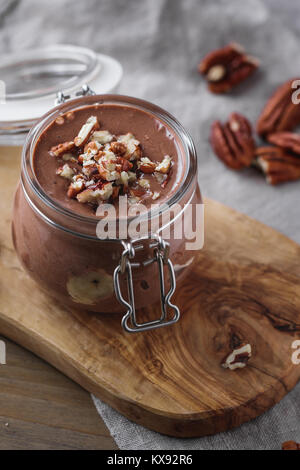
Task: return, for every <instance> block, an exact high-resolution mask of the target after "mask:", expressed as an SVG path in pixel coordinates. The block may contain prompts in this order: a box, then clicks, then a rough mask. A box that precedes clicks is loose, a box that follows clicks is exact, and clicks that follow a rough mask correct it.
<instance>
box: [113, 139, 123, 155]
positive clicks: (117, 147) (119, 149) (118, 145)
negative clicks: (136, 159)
mask: <svg viewBox="0 0 300 470" xmlns="http://www.w3.org/2000/svg"><path fill="white" fill-rule="evenodd" d="M126 150H127V147H126V145H125V144H123V143H122V142H112V143H111V144H110V151H111V152H114V153H116V154H117V155H124V153H126Z"/></svg>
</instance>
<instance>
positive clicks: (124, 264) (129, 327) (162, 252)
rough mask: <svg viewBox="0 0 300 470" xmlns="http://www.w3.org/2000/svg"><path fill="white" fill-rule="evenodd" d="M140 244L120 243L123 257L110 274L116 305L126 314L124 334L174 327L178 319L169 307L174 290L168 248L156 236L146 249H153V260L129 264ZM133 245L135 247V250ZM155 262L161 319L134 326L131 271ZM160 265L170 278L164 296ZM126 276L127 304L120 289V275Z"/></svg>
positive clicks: (141, 246) (177, 312)
mask: <svg viewBox="0 0 300 470" xmlns="http://www.w3.org/2000/svg"><path fill="white" fill-rule="evenodd" d="M141 241H142V240H133V241H131V242H127V243H125V242H122V244H123V246H124V250H123V253H122V255H121V260H120V264H119V266H117V267H116V269H115V272H114V288H115V294H116V297H117V299H118V301H119V302H120V303H121V304H122V305H124V306H125V307H126V308H127V312H126V314H125V315H124V316H123V318H122V327H123V328H124V330H125V331H127V332H128V333H135V332H137V331H147V330H152V329H154V328H160V327H162V326H167V325H171V324H173V323H176V322H177V321H178V320H179V317H180V311H179V308H178V307H177V306H176V305H173V304H172V303H171V300H170V299H171V297H172V295H173V294H174V292H175V289H176V280H175V272H174V268H173V264H172V262H171V260H170V259H169V250H170V245H169V243H167V242H166V241H165V240H163V239H162V238H161V237H160V236H155V237H154V239H153V241H152V242H150V245H149V247H150V248H153V250H154V256H153V258H152V259H148V260H146V261H144V262H143V263H133V262H131V261H130V260H133V259H134V257H135V252H136V251H138V250H141V249H143V245H142V244H141ZM136 243H139V245H137V246H135V244H136ZM155 262H157V264H158V272H159V281H160V302H161V316H160V318H159V319H157V320H153V321H149V322H145V323H138V321H137V318H136V310H135V301H134V289H133V279H132V268H134V267H139V266H148V265H149V264H151V263H155ZM164 265H167V266H168V270H169V277H170V284H171V285H170V290H169V291H168V292H167V294H166V293H165V281H164ZM124 273H126V276H127V288H128V302H127V301H126V300H125V299H124V297H123V296H122V293H121V289H120V274H124ZM168 308H170V309H172V310H173V311H174V315H173V317H172V318H171V319H167V314H168Z"/></svg>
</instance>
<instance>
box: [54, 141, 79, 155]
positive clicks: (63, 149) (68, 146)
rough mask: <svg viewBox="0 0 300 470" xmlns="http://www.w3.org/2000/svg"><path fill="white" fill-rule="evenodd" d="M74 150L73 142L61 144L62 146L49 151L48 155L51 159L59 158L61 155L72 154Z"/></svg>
mask: <svg viewBox="0 0 300 470" xmlns="http://www.w3.org/2000/svg"><path fill="white" fill-rule="evenodd" d="M74 149H75V143H74V142H73V141H70V142H63V143H62V144H58V145H55V146H54V147H51V149H50V152H49V153H50V155H52V156H53V157H60V156H61V155H63V154H65V153H68V152H72V150H74Z"/></svg>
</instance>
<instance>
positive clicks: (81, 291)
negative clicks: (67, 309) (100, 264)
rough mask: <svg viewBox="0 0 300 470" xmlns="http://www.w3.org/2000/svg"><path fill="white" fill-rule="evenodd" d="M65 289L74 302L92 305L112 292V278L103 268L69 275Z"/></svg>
mask: <svg viewBox="0 0 300 470" xmlns="http://www.w3.org/2000/svg"><path fill="white" fill-rule="evenodd" d="M67 290H68V293H69V294H70V296H71V297H72V299H73V301H74V302H76V303H79V304H84V305H93V304H95V303H96V302H98V301H99V300H101V299H104V298H106V297H108V296H110V295H111V294H112V293H113V290H114V288H113V279H112V276H111V275H109V274H107V273H106V272H105V271H104V270H103V269H99V270H97V271H89V272H86V273H85V274H82V275H81V276H72V277H70V279H69V280H68V282H67Z"/></svg>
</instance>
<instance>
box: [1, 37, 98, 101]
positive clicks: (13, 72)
mask: <svg viewBox="0 0 300 470" xmlns="http://www.w3.org/2000/svg"><path fill="white" fill-rule="evenodd" d="M99 68H100V64H99V62H98V61H97V56H96V54H95V53H94V52H93V51H91V50H89V49H85V48H81V47H74V46H65V45H57V46H55V45H54V46H50V47H45V48H41V49H31V50H27V51H26V50H25V51H20V52H18V53H15V54H11V55H9V56H6V57H2V58H1V64H0V78H1V80H2V81H3V82H4V84H5V98H6V100H8V101H10V100H23V99H31V98H41V97H44V96H48V95H55V94H56V93H57V92H59V91H60V90H65V91H70V90H72V89H74V88H76V87H77V88H79V87H80V85H81V84H82V83H83V82H86V81H90V80H91V79H92V77H93V76H94V75H95V74H96V73H98V72H99Z"/></svg>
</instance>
